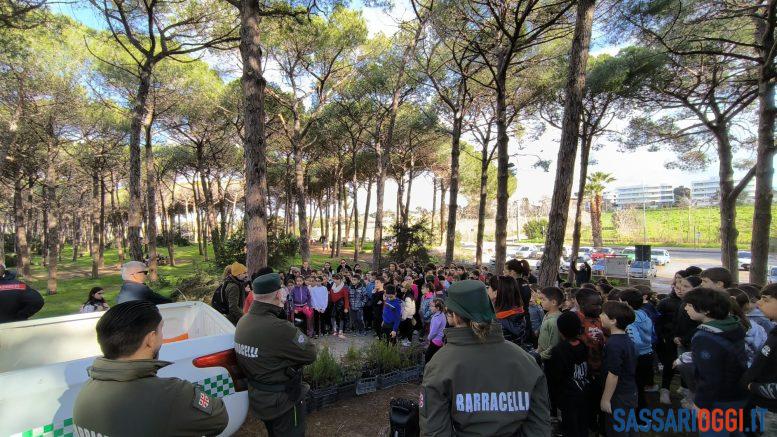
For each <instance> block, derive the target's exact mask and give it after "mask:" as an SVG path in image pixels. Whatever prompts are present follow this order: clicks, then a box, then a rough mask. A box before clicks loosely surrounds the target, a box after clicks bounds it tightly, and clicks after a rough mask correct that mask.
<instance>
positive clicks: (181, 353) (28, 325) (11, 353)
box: [0, 302, 248, 437]
mask: <svg viewBox="0 0 777 437" xmlns="http://www.w3.org/2000/svg"><path fill="white" fill-rule="evenodd" d="M159 311H160V312H161V313H162V318H163V319H164V322H165V323H164V328H163V333H162V334H163V336H164V338H165V339H166V340H165V343H166V344H165V345H164V346H162V349H161V351H160V352H159V359H160V360H164V361H170V362H172V363H173V364H172V365H170V366H167V367H164V368H162V369H160V370H159V373H158V375H159V376H160V377H177V378H181V379H185V380H188V381H191V382H192V383H194V384H197V385H199V386H201V387H202V389H203V391H205V392H206V393H207V394H208V395H210V396H214V397H219V398H221V399H222V400H223V401H224V405H225V406H226V408H227V412H228V413H229V425H227V428H226V429H225V430H224V433H223V435H231V434H234V433H235V432H236V431H237V430H238V429H239V428H240V427H241V426H242V425H243V421H245V418H246V414H247V413H248V392H247V391H246V381H245V379H244V378H243V377H242V375H241V374H240V372H239V370H238V368H237V360H236V357H235V350H234V344H235V343H234V337H235V327H234V326H233V325H232V323H230V322H229V320H227V319H226V318H225V317H224V316H222V315H221V314H219V313H218V312H217V311H216V310H214V309H213V308H211V307H210V306H208V305H206V304H204V303H202V302H179V303H172V304H166V305H160V306H159ZM102 314H104V313H88V314H76V315H72V316H62V317H52V318H47V319H39V320H28V321H24V322H14V323H5V324H0V387H2V388H3V389H2V390H0V436H9V435H10V436H22V437H28V436H29V437H43V436H45V437H48V436H54V437H59V436H63V437H65V436H72V435H74V432H73V403H74V402H75V399H76V396H77V395H78V392H79V391H80V390H81V387H82V386H83V384H84V383H85V382H86V381H87V380H88V379H89V376H88V375H87V373H86V369H87V368H88V367H89V366H91V365H92V362H93V361H94V359H95V358H96V357H98V356H101V355H102V353H101V352H100V346H99V344H98V343H97V334H96V332H95V325H96V324H97V320H99V318H100V316H101V315H102Z"/></svg>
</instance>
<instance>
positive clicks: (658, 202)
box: [614, 184, 674, 208]
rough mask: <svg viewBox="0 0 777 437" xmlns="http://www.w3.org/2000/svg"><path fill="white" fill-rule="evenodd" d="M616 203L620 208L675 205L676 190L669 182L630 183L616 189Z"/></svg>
mask: <svg viewBox="0 0 777 437" xmlns="http://www.w3.org/2000/svg"><path fill="white" fill-rule="evenodd" d="M614 202H615V205H616V206H617V207H619V208H628V207H641V206H642V205H645V206H646V207H648V208H660V207H667V206H672V205H674V191H673V188H672V186H671V185H669V184H650V185H647V184H645V185H641V184H640V185H629V186H623V187H617V188H616V189H615V198H614Z"/></svg>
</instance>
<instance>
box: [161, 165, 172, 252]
mask: <svg viewBox="0 0 777 437" xmlns="http://www.w3.org/2000/svg"><path fill="white" fill-rule="evenodd" d="M164 201H165V200H164V198H163V199H162V206H164ZM173 208H175V177H173V187H172V188H171V189H170V208H169V209H168V212H169V214H170V229H169V231H168V234H167V257H168V264H169V265H170V267H175V245H174V242H173V236H174V234H175V232H174V231H175V229H174V224H175V222H174V220H175V217H174V215H175V212H174V210H173Z"/></svg>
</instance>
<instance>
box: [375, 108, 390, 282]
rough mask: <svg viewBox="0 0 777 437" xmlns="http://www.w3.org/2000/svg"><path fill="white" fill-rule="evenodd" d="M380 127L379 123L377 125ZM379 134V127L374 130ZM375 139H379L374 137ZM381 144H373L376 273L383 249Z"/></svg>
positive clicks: (383, 169)
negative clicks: (374, 159) (375, 165)
mask: <svg viewBox="0 0 777 437" xmlns="http://www.w3.org/2000/svg"><path fill="white" fill-rule="evenodd" d="M378 126H380V123H378ZM376 129H377V131H378V132H380V127H377V128H376ZM376 137H379V136H377V135H376ZM383 155H384V150H383V144H381V142H380V141H376V142H375V158H376V162H377V168H376V169H375V221H374V225H373V226H374V229H373V234H372V242H373V248H372V269H373V270H375V271H377V270H380V268H381V264H380V262H381V251H382V249H383V247H382V245H383V193H384V190H385V188H386V167H387V163H386V162H384V159H385V158H384V156H383Z"/></svg>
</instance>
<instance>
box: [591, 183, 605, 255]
mask: <svg viewBox="0 0 777 437" xmlns="http://www.w3.org/2000/svg"><path fill="white" fill-rule="evenodd" d="M591 239H592V240H593V243H594V247H602V245H603V243H602V195H601V193H594V198H593V199H592V200H591Z"/></svg>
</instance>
